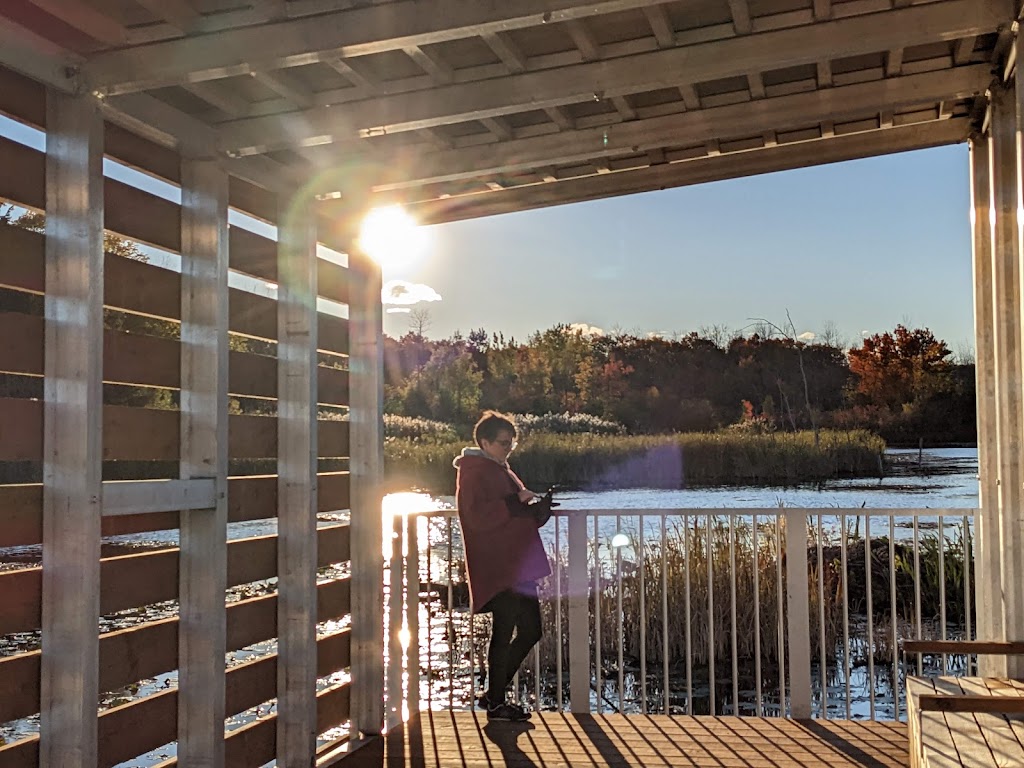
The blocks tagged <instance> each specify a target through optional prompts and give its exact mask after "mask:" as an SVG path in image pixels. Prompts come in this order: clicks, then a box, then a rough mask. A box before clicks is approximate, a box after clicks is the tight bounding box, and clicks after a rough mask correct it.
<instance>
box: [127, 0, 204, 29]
mask: <svg viewBox="0 0 1024 768" xmlns="http://www.w3.org/2000/svg"><path fill="white" fill-rule="evenodd" d="M135 2H136V3H138V4H139V5H141V6H142V7H143V8H145V9H146V10H147V11H149V12H150V13H152V14H153V15H154V16H156V17H157V18H158V19H163V20H164V21H166V22H167V23H168V24H170V25H171V26H172V27H174V28H175V29H177V30H178V31H179V32H181V33H183V34H186V33H188V32H192V31H193V30H195V29H196V27H197V26H198V24H199V22H200V20H201V19H202V15H201V14H200V13H199V11H197V10H196V9H195V8H194V7H193V6H192V4H191V3H189V2H188V0H135Z"/></svg>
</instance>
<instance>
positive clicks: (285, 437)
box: [277, 199, 317, 768]
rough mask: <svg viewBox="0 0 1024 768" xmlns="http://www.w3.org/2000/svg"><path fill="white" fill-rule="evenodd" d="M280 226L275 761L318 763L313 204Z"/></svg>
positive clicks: (287, 215)
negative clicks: (316, 760) (316, 761)
mask: <svg viewBox="0 0 1024 768" xmlns="http://www.w3.org/2000/svg"><path fill="white" fill-rule="evenodd" d="M288 203H289V205H287V206H286V207H285V208H283V209H282V211H281V217H280V227H279V229H278V242H277V252H278V262H277V264H278V266H277V272H278V274H277V280H278V294H277V301H278V304H277V307H278V313H277V338H278V341H277V451H278V453H277V526H278V527H277V532H278V533H277V535H278V540H277V563H278V565H277V589H278V603H277V605H278V609H277V632H278V661H277V712H278V714H277V764H278V765H280V766H282V768H307V766H310V765H313V764H314V763H315V758H316V736H317V729H316V723H317V717H316V671H317V651H316V619H317V609H316V564H317V541H316V509H317V477H316V470H317V422H316V415H317V405H316V403H317V388H316V381H317V374H316V366H317V353H316V349H317V315H316V296H317V280H316V276H317V256H316V224H315V220H314V217H313V210H312V204H311V201H308V200H304V199H302V200H298V201H295V200H289V201H288Z"/></svg>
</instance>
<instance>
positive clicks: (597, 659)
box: [594, 515, 604, 714]
mask: <svg viewBox="0 0 1024 768" xmlns="http://www.w3.org/2000/svg"><path fill="white" fill-rule="evenodd" d="M597 523H598V517H597V515H594V665H595V667H594V681H595V683H596V685H597V713H598V714H601V713H602V712H603V711H604V669H603V666H604V662H603V661H602V660H601V607H602V602H603V600H602V595H601V538H600V530H599V528H598V525H597Z"/></svg>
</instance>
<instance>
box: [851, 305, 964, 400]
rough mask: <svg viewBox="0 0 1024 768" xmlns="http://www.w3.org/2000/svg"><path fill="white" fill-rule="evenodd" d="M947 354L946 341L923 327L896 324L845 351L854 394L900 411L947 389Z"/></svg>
mask: <svg viewBox="0 0 1024 768" xmlns="http://www.w3.org/2000/svg"><path fill="white" fill-rule="evenodd" d="M950 354H951V353H950V350H949V347H947V346H946V342H944V341H941V340H939V339H936V338H935V336H934V335H933V334H932V332H931V331H930V330H928V329H927V328H923V329H922V328H915V329H913V330H909V329H908V328H906V327H905V326H903V325H897V326H896V329H895V330H894V331H893V332H892V333H888V332H886V333H876V334H875V335H874V336H869V337H868V338H866V339H864V342H863V344H862V345H861V346H860V347H859V348H855V349H851V350H850V352H849V359H850V371H851V372H852V373H853V374H854V376H856V386H855V397H856V399H857V400H858V401H859V402H860V403H862V404H865V405H874V406H879V407H883V408H886V409H888V410H890V411H900V410H902V409H903V408H904V407H905V406H907V405H909V404H911V403H915V402H917V403H920V402H923V401H925V400H927V399H928V398H930V397H932V396H934V395H937V394H941V393H943V392H947V391H948V390H949V388H950V386H951V383H952V382H951V376H950V371H951V367H950V363H949V361H948V360H947V358H948V357H949V356H950Z"/></svg>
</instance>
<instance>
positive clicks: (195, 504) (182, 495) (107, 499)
mask: <svg viewBox="0 0 1024 768" xmlns="http://www.w3.org/2000/svg"><path fill="white" fill-rule="evenodd" d="M217 493H218V491H217V482H216V480H215V479H213V478H205V479H195V480H108V481H105V482H104V483H103V516H104V517H116V516H119V515H140V514H149V513H153V512H178V511H181V512H187V511H189V510H194V509H210V508H211V507H215V506H216V505H217Z"/></svg>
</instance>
